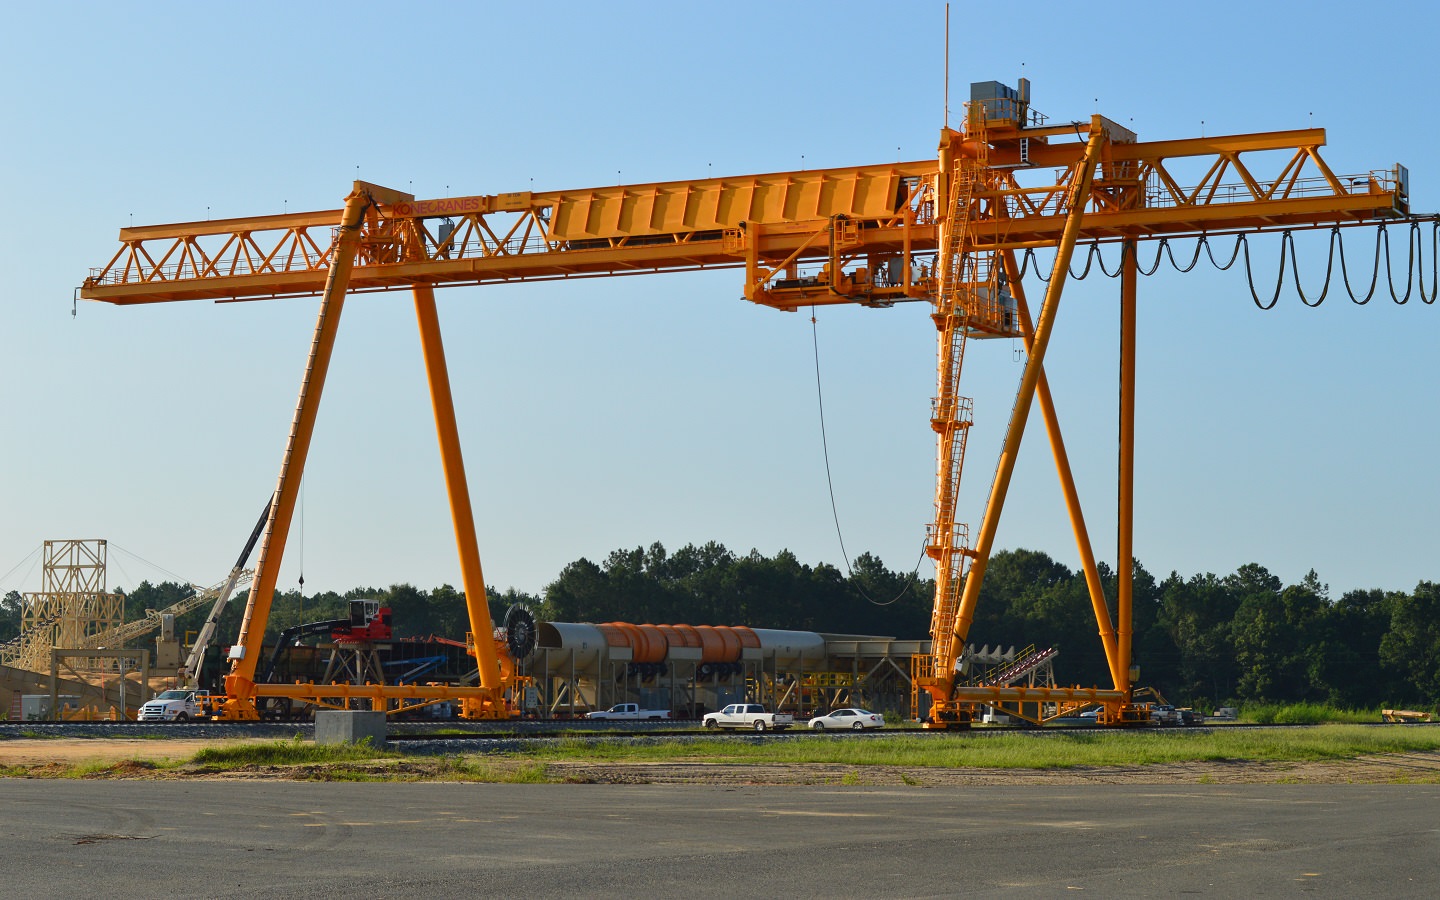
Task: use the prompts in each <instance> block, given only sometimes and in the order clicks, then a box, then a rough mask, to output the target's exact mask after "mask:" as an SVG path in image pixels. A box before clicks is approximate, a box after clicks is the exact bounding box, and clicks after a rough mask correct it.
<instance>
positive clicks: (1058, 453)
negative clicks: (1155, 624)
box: [1003, 250, 1123, 691]
mask: <svg viewBox="0 0 1440 900" xmlns="http://www.w3.org/2000/svg"><path fill="white" fill-rule="evenodd" d="M1003 257H1004V260H1005V276H1006V278H1007V279H1008V280H1009V282H1010V292H1011V293H1012V294H1014V296H1015V303H1016V311H1017V312H1018V313H1019V315H1020V326H1021V330H1022V332H1023V336H1024V339H1025V351H1026V352H1027V353H1028V352H1030V348H1031V347H1032V346H1033V344H1034V333H1035V331H1034V326H1033V325H1032V322H1031V318H1030V307H1029V305H1028V304H1026V302H1025V289H1024V287H1023V286H1022V285H1021V284H1020V266H1019V263H1018V262H1017V260H1016V259H1015V251H1013V250H1007V251H1005V252H1004V254H1003ZM1035 399H1036V400H1038V401H1040V413H1041V415H1042V416H1043V417H1044V419H1045V433H1046V434H1047V435H1049V437H1050V450H1051V453H1052V454H1053V455H1054V457H1055V472H1056V474H1058V475H1059V476H1060V489H1061V491H1062V492H1063V493H1064V494H1065V508H1066V510H1067V511H1068V512H1069V513H1070V527H1071V528H1072V529H1073V530H1074V532H1075V546H1076V548H1077V549H1078V550H1079V552H1080V567H1081V569H1082V570H1083V571H1084V572H1085V586H1086V587H1087V588H1088V589H1089V592H1090V605H1091V607H1093V609H1094V611H1095V623H1096V625H1097V626H1098V627H1099V631H1100V643H1101V645H1102V646H1103V647H1104V648H1105V660H1106V662H1107V663H1108V665H1109V666H1110V676H1111V678H1112V679H1114V682H1115V689H1116V690H1117V691H1118V690H1122V689H1123V688H1122V687H1121V676H1120V668H1119V666H1120V658H1119V654H1118V649H1117V647H1116V643H1115V626H1114V625H1112V624H1111V622H1110V609H1109V608H1108V607H1107V606H1106V605H1105V589H1104V588H1103V587H1102V586H1101V584H1100V570H1099V567H1098V566H1096V565H1095V550H1094V548H1093V547H1092V546H1091V544H1090V532H1089V529H1087V528H1086V527H1085V514H1084V512H1083V511H1082V510H1081V508H1080V494H1079V492H1078V491H1077V490H1076V489H1075V476H1074V475H1073V474H1072V473H1071V471H1070V456H1069V454H1068V453H1066V452H1065V438H1064V436H1063V435H1061V433H1060V417H1059V416H1058V415H1056V413H1055V401H1054V399H1053V398H1052V397H1051V395H1050V381H1049V379H1047V378H1046V377H1045V370H1044V369H1043V368H1042V369H1041V370H1040V377H1039V379H1038V380H1037V381H1036V383H1035Z"/></svg>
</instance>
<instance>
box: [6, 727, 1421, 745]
mask: <svg viewBox="0 0 1440 900" xmlns="http://www.w3.org/2000/svg"><path fill="white" fill-rule="evenodd" d="M1359 724H1362V725H1366V726H1371V727H1373V726H1383V725H1386V724H1388V723H1385V722H1366V723H1359ZM1432 726H1436V727H1440V723H1424V724H1412V725H1405V726H1397V727H1407V728H1425V727H1432ZM1313 727H1315V726H1313V725H1301V724H1285V725H1275V724H1270V725H1257V724H1250V723H1239V722H1227V723H1224V724H1207V725H1192V726H1188V727H1177V726H1170V727H1158V726H1156V727H1150V728H1140V729H1132V731H1135V732H1139V733H1148V734H1171V733H1176V732H1183V733H1195V734H1201V733H1208V732H1211V731H1213V730H1217V729H1224V730H1227V731H1228V730H1264V729H1293V728H1313ZM314 728H315V726H314V724H313V723H310V722H183V723H160V722H0V741H3V740H11V739H17V738H41V739H46V738H90V739H106V738H110V739H131V740H134V739H142V740H143V739H152V740H164V739H167V738H187V739H195V738H211V739H214V740H242V739H255V738H270V739H273V740H290V739H294V738H296V737H299V738H310V737H312V736H313V735H314ZM1094 729H1095V726H1093V725H1077V726H1051V727H1048V728H1020V727H1013V726H996V727H980V728H974V729H972V730H970V731H968V732H960V733H963V734H968V735H971V736H977V737H983V736H990V735H999V734H1016V733H1020V734H1027V735H1033V736H1034V737H1036V738H1037V739H1043V738H1044V737H1046V736H1049V735H1055V734H1065V733H1073V732H1075V731H1082V730H1083V731H1091V730H1094ZM955 733H956V732H944V731H926V730H924V729H921V728H886V729H883V730H878V731H865V732H858V733H857V732H837V731H824V732H818V731H811V730H810V729H808V728H805V727H804V726H799V727H795V728H791V729H787V730H784V731H765V732H756V731H750V730H736V731H723V730H722V731H715V730H709V729H705V728H702V727H701V726H700V723H699V722H698V721H695V722H688V721H687V722H668V723H666V724H665V725H663V726H656V725H653V724H650V723H638V722H623V723H622V722H616V723H600V722H579V721H566V722H556V721H543V722H541V721H526V720H521V721H510V722H466V723H461V724H457V723H454V722H395V723H392V724H391V726H390V733H389V735H388V740H389V742H390V743H391V744H392V745H394V746H395V747H396V749H403V750H404V751H405V752H415V753H463V752H480V751H485V750H489V751H492V752H504V751H506V750H512V749H517V748H520V747H524V746H535V745H536V744H539V743H544V742H559V741H562V740H563V741H572V742H574V741H583V742H595V743H603V742H626V743H640V742H650V741H682V740H696V739H699V738H706V739H716V740H743V741H750V742H758V741H782V740H821V739H829V740H875V739H884V738H886V737H894V736H896V735H905V736H911V737H920V738H923V739H927V740H939V739H942V738H944V737H945V736H946V735H947V734H955Z"/></svg>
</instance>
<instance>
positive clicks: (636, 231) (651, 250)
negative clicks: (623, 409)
mask: <svg viewBox="0 0 1440 900" xmlns="http://www.w3.org/2000/svg"><path fill="white" fill-rule="evenodd" d="M1324 145H1325V132H1324V130H1323V129H1316V128H1307V129H1298V130H1291V131H1277V132H1269V133H1261V134H1242V135H1219V136H1207V137H1200V138H1184V139H1177V140H1164V141H1156V142H1142V141H1140V140H1139V138H1138V137H1137V135H1136V134H1135V133H1133V132H1132V131H1130V130H1129V129H1127V128H1124V127H1122V126H1121V125H1119V124H1117V123H1116V122H1115V121H1113V120H1111V119H1108V118H1106V117H1104V116H1101V115H1092V116H1090V117H1089V118H1088V119H1084V120H1075V121H1061V122H1051V121H1049V120H1048V119H1046V118H1045V117H1044V116H1042V115H1040V114H1039V113H1037V112H1036V111H1035V110H1034V109H1033V108H1032V107H1031V103H1030V86H1029V84H1028V82H1027V81H1025V80H1024V79H1022V80H1021V81H1020V83H1019V85H1018V86H1017V87H1013V88H1012V87H1010V86H1008V85H1004V84H1000V83H999V82H980V83H977V84H974V85H972V86H971V99H970V102H969V103H968V104H967V106H966V112H965V117H964V121H963V123H962V124H961V127H960V128H958V129H954V128H951V127H949V123H948V122H947V123H946V126H945V127H944V128H943V129H942V130H941V133H940V143H939V149H938V155H937V158H936V159H934V160H921V161H914V162H896V163H884V164H878V165H868V166H856V167H851V168H838V169H822V170H811V171H803V172H776V173H770V174H762V175H745V176H738V177H727V178H706V179H700V180H695V181H684V182H666V183H652V184H632V185H616V186H610V187H597V188H591V189H586V190H576V191H556V192H548V193H545V192H536V191H530V190H525V191H513V192H506V193H497V194H486V195H471V196H464V197H456V198H447V199H443V200H417V199H416V198H415V197H414V196H412V195H410V194H408V193H404V192H401V191H396V190H391V189H387V188H383V187H380V186H377V185H373V184H368V183H366V182H361V181H356V182H355V183H354V185H353V189H352V190H351V192H350V194H349V195H348V196H347V197H346V201H345V206H344V209H343V210H323V211H318V212H300V213H286V214H280V215H273V214H272V215H262V216H258V217H253V218H237V219H222V220H216V221H207V222H192V223H181V224H174V225H158V226H140V227H127V228H122V229H121V230H120V243H121V246H120V248H119V249H118V250H117V251H116V252H115V254H114V255H113V256H112V257H111V259H110V261H109V262H108V263H106V264H105V265H104V266H101V267H100V268H98V269H95V270H93V272H92V274H91V275H90V277H88V278H87V279H85V282H84V284H83V286H82V287H81V288H80V291H79V295H80V296H81V297H82V298H84V299H87V300H95V301H101V302H107V303H114V304H121V305H125V304H139V303H156V302H165V301H178V300H194V299H210V300H216V301H229V300H242V299H244V300H253V299H268V298H278V297H301V296H320V297H321V298H322V300H321V303H320V310H319V315H318V318H317V321H316V326H315V332H314V340H313V342H312V346H311V352H310V357H309V360H308V363H307V366H306V371H305V375H304V378H303V381H302V386H301V390H300V396H299V401H298V403H297V408H296V412H295V419H294V424H293V426H292V428H291V430H290V433H289V436H288V439H287V443H286V448H285V453H284V456H283V459H282V464H281V467H280V475H279V479H278V483H277V486H276V491H275V499H274V503H273V504H272V505H271V507H270V508H269V509H268V518H267V521H266V524H265V527H264V532H263V535H262V538H261V543H260V550H259V556H258V559H257V562H256V567H255V577H254V584H253V585H252V588H251V591H250V598H249V602H248V604H247V607H246V611H245V615H244V619H243V622H242V625H241V628H240V634H239V637H238V639H237V641H236V642H235V645H234V647H233V649H232V651H231V656H230V661H231V670H230V674H229V675H228V676H227V677H226V680H225V683H226V697H227V699H226V702H225V705H224V708H223V711H222V715H223V716H224V717H226V718H230V719H250V718H255V717H256V716H258V715H259V712H258V706H257V704H258V703H259V702H260V701H262V700H263V699H264V698H267V697H285V698H290V699H292V700H303V701H306V702H316V701H318V700H320V699H321V698H326V697H331V698H334V697H337V696H338V697H339V699H341V700H344V701H345V702H349V701H351V700H360V699H363V700H366V701H368V702H370V703H372V704H373V705H374V708H377V709H379V708H386V709H393V708H394V707H395V705H396V704H398V705H401V706H403V705H410V704H417V703H421V704H423V703H437V702H441V701H454V702H457V703H459V704H460V706H461V709H462V715H463V716H465V717H467V718H479V719H484V718H505V717H508V716H511V715H513V714H514V709H515V707H514V703H513V692H514V689H515V687H516V681H515V678H516V677H517V676H515V674H514V668H513V665H512V664H510V663H508V662H507V661H509V660H513V659H514V658H516V657H514V656H512V655H511V654H510V653H508V652H506V649H507V646H508V641H509V640H510V638H511V637H513V635H514V634H515V631H514V630H512V629H510V628H507V629H505V631H504V633H503V634H502V636H500V637H494V638H492V635H493V634H494V629H493V626H492V623H491V620H490V615H489V612H488V610H487V608H486V601H485V584H484V578H483V576H482V573H481V569H480V558H479V550H478V546H477V542H476V538H475V529H474V521H473V514H472V511H471V507H470V499H469V491H468V487H467V483H466V474H465V468H464V464H463V460H462V456H461V452H460V445H459V438H458V433H457V430H456V425H455V416H454V404H453V399H452V395H451V387H450V381H449V375H448V372H447V369H446V364H445V356H444V347H443V343H442V340H441V336H440V330H439V323H438V318H437V313H436V306H435V297H434V289H435V288H436V287H443V286H455V285H483V284H493V283H510V282H516V281H533V280H549V279H573V278H578V277H592V276H609V275H629V274H644V273H653V272H670V271H683V270H695V269H703V268H715V267H734V268H739V269H743V272H744V274H743V285H744V296H745V297H746V299H748V300H750V301H752V302H754V303H756V304H759V305H762V306H767V307H771V308H775V309H781V310H791V311H793V310H795V309H797V308H799V307H801V306H816V305H826V304H853V305H859V306H866V307H872V308H885V307H888V306H892V305H893V304H895V303H898V302H905V301H919V302H925V303H929V304H931V306H932V309H933V312H932V320H933V322H934V324H935V327H936V330H937V334H938V338H937V389H936V396H935V398H934V401H933V404H932V412H931V416H930V422H929V425H930V428H931V429H932V430H933V431H934V432H935V434H936V441H937V473H936V487H935V500H934V515H933V518H932V523H931V525H930V527H929V531H928V540H927V546H926V553H927V554H928V556H929V557H930V558H931V559H932V560H933V561H934V563H935V572H936V588H935V599H934V607H933V615H932V621H931V627H930V636H931V642H930V650H929V652H928V653H927V654H925V655H923V656H922V657H921V658H920V660H919V662H918V663H917V664H916V667H915V670H914V672H913V682H914V685H915V687H916V691H917V693H916V696H915V708H916V714H917V715H919V716H922V717H923V718H924V719H925V721H926V722H927V724H928V725H929V726H931V727H937V728H964V727H968V725H969V723H970V722H971V720H972V718H973V716H974V714H975V713H976V711H977V710H979V709H981V708H983V707H988V708H990V709H992V710H995V711H997V713H1003V714H1008V715H1014V716H1017V717H1019V718H1021V719H1024V720H1027V721H1031V722H1042V721H1046V720H1048V719H1050V718H1054V717H1060V716H1066V715H1069V714H1070V713H1072V712H1075V711H1078V710H1079V709H1081V708H1083V707H1086V706H1091V705H1097V704H1098V705H1100V706H1101V707H1102V710H1103V711H1102V713H1101V715H1100V719H1101V721H1102V722H1104V723H1106V724H1112V725H1125V724H1141V723H1146V722H1149V720H1150V719H1149V713H1148V710H1147V709H1145V708H1144V707H1143V705H1141V704H1137V703H1135V702H1134V697H1133V691H1134V685H1133V681H1134V679H1135V677H1136V676H1135V675H1134V669H1133V660H1132V650H1131V595H1132V586H1131V576H1132V571H1133V552H1132V546H1133V516H1132V510H1133V477H1134V476H1133V471H1134V424H1135V423H1134V415H1135V377H1136V372H1135V340H1136V338H1135V335H1136V330H1135V323H1136V311H1135V298H1136V282H1137V275H1138V273H1139V272H1138V269H1139V267H1138V263H1137V254H1136V247H1137V244H1138V242H1141V241H1147V240H1157V239H1169V238H1174V237H1183V236H1188V237H1202V236H1204V237H1214V236H1217V235H1245V234H1254V233H1262V232H1288V231H1292V230H1296V229H1306V228H1329V229H1339V228H1342V227H1347V226H1354V225H1365V224H1373V223H1377V222H1385V221H1405V220H1407V219H1408V218H1409V215H1410V211H1409V197H1408V173H1407V171H1406V170H1405V168H1404V167H1403V166H1399V165H1396V166H1393V167H1391V168H1388V169H1377V170H1373V171H1370V172H1367V173H1362V174H1359V175H1337V174H1336V173H1334V172H1333V171H1332V170H1331V169H1330V167H1329V166H1328V165H1327V164H1326V162H1325V160H1324V159H1323V158H1322V156H1321V153H1320V150H1321V148H1322V147H1323V146H1324ZM1192 168H1193V169H1196V170H1198V171H1200V172H1202V173H1203V174H1202V175H1201V176H1200V177H1199V181H1198V183H1196V184H1192V185H1189V186H1182V185H1183V181H1182V179H1183V178H1184V175H1183V174H1182V173H1183V172H1185V171H1188V170H1189V169H1192ZM1081 241H1088V242H1092V246H1098V245H1101V244H1108V245H1117V246H1118V247H1119V248H1120V251H1121V252H1120V256H1121V267H1122V271H1121V273H1120V285H1121V291H1120V294H1121V297H1120V301H1121V310H1122V315H1121V319H1122V325H1121V332H1122V333H1121V350H1120V355H1121V371H1122V375H1121V383H1120V398H1121V399H1120V432H1121V440H1120V448H1119V457H1120V459H1119V462H1120V466H1119V468H1120V478H1119V482H1120V484H1119V500H1118V507H1119V510H1118V518H1119V548H1118V553H1117V557H1118V559H1117V564H1116V567H1115V568H1116V572H1117V574H1118V588H1117V591H1116V597H1115V598H1114V600H1115V618H1114V619H1113V620H1112V618H1111V613H1110V608H1109V605H1108V604H1107V599H1106V597H1105V595H1104V592H1103V590H1102V588H1101V582H1100V576H1099V573H1098V570H1097V567H1096V563H1095V555H1094V552H1093V550H1092V548H1091V545H1090V539H1089V536H1088V533H1087V530H1086V527H1085V522H1084V518H1083V515H1082V513H1081V508H1080V503H1079V499H1078V496H1077V493H1076V490H1075V483H1074V479H1073V477H1072V475H1071V472H1070V467H1069V462H1068V459H1067V457H1066V454H1065V449H1064V443H1063V440H1062V437H1061V433H1060V426H1059V420H1058V418H1057V415H1056V411H1055V408H1054V404H1053V402H1052V400H1051V396H1050V390H1049V386H1048V383H1047V381H1046V377H1045V372H1044V359H1045V353H1046V348H1047V346H1048V344H1049V340H1050V337H1051V335H1052V333H1053V329H1054V325H1055V321H1056V312H1057V310H1058V307H1059V303H1060V299H1061V297H1062V294H1063V291H1064V287H1065V284H1066V279H1067V274H1068V272H1069V266H1070V262H1071V260H1072V258H1073V256H1074V253H1075V250H1076V247H1077V244H1078V243H1079V242H1081ZM1037 247H1044V248H1054V249H1055V251H1056V255H1055V260H1054V265H1053V268H1052V271H1051V274H1050V277H1049V279H1048V280H1047V281H1046V283H1045V296H1044V298H1043V301H1042V302H1041V303H1040V304H1039V308H1038V313H1037V314H1035V315H1033V316H1032V310H1031V306H1030V303H1029V298H1028V297H1027V295H1026V291H1025V285H1024V278H1023V276H1024V270H1023V269H1022V267H1021V264H1020V259H1021V257H1020V254H1021V253H1029V252H1030V251H1031V250H1033V249H1034V248H1037ZM391 290H409V291H411V292H412V294H413V297H414V303H415V309H416V315H417V319H418V323H419V329H420V334H421V342H422V347H423V355H424V360H425V367H426V373H427V376H428V380H429V386H430V392H431V398H432V400H433V406H434V411H435V418H436V431H437V437H438V441H439V444H440V452H441V458H442V463H443V468H444V474H445V481H446V485H447V489H448V493H449V499H450V504H451V511H452V516H453V521H454V524H455V532H456V544H457V551H458V554H459V557H460V561H461V573H462V581H463V587H464V591H465V596H466V602H467V606H468V611H469V615H470V624H471V632H472V637H471V638H470V639H469V644H470V646H471V648H472V649H473V652H474V653H475V656H476V660H477V666H478V678H479V685H478V686H475V687H457V686H454V685H415V684H375V685H351V686H348V687H346V688H345V692H344V693H343V694H340V695H337V693H336V689H335V687H334V686H322V685H304V684H270V683H264V681H263V679H257V677H256V666H257V664H258V662H259V659H258V656H259V654H260V640H261V636H262V635H263V634H264V631H265V624H266V620H267V618H268V615H269V610H270V604H271V599H272V597H273V595H274V592H275V585H276V578H277V575H278V572H279V566H280V561H281V557H282V555H283V553H284V550H285V543H286V539H287V536H288V534H289V529H290V524H291V520H292V517H293V514H294V510H295V506H296V500H297V497H298V493H299V484H300V478H301V476H302V474H303V472H304V467H305V460H306V456H307V453H308V450H309V445H310V440H311V436H312V434H313V429H314V424H315V418H316V413H317V410H318V406H319V402H320V396H321V393H322V391H323V388H324V385H325V377H326V373H327V371H328V366H329V362H330V358H331V353H332V350H333V348H334V344H335V341H336V335H337V333H338V326H339V321H340V314H341V311H342V309H343V304H344V300H345V297H346V294H347V292H349V291H391ZM999 337H1006V338H1018V339H1020V340H1022V341H1023V342H1024V346H1025V349H1026V354H1027V359H1026V364H1025V370H1024V376H1023V378H1022V379H1021V382H1020V386H1019V389H1018V392H1017V395H1016V397H1015V401H1014V406H1013V410H1012V414H1011V418H1010V423H1009V427H1008V430H1007V432H1006V437H1005V442H1004V446H1003V449H1002V451H1001V453H1000V457H999V462H998V464H997V467H996V471H995V477H994V481H993V485H992V488H991V491H990V495H989V499H988V501H987V504H986V507H985V512H984V517H983V520H982V523H981V525H980V527H979V530H978V533H977V534H976V536H975V539H974V540H973V541H972V540H971V535H970V531H969V527H968V525H966V524H965V523H963V522H962V521H961V520H960V517H959V516H958V513H957V498H958V495H959V485H960V479H961V472H962V469H963V465H964V459H965V450H966V439H967V436H968V433H969V429H970V426H971V423H972V421H973V404H972V401H971V399H970V398H968V397H966V396H963V395H962V394H961V392H960V383H961V371H962V368H963V362H964V357H965V352H966V349H967V346H968V342H969V340H970V339H971V338H975V339H986V338H999ZM1036 404H1038V405H1039V407H1040V410H1041V413H1042V416H1043V418H1044V421H1045V428H1046V431H1047V433H1048V435H1049V438H1050V443H1051V447H1052V449H1053V452H1054V456H1055V463H1056V469H1057V472H1058V474H1059V477H1060V480H1061V484H1062V488H1063V492H1064V495H1065V498H1066V505H1067V509H1068V511H1069V514H1070V519H1071V523H1072V526H1073V530H1074V533H1075V538H1076V543H1077V546H1078V548H1079V552H1080V558H1081V561H1082V568H1083V570H1084V572H1085V577H1086V582H1087V585H1088V587H1089V594H1090V601H1091V604H1092V606H1093V610H1094V614H1095V619H1096V624H1097V631H1098V633H1099V638H1100V641H1101V643H1102V645H1103V647H1104V651H1105V656H1106V659H1107V661H1108V667H1109V673H1110V678H1111V681H1112V683H1111V684H1109V685H1106V686H1101V687H1060V686H1055V685H1053V684H1044V685H1037V684H1020V683H1018V682H1015V681H1011V682H1004V683H999V682H990V683H975V682H973V681H972V680H971V679H969V678H968V676H966V675H965V674H964V672H965V671H966V669H967V666H966V663H965V660H964V659H963V658H962V657H963V653H964V650H965V648H966V646H967V644H966V641H967V638H968V634H969V630H970V627H971V624H972V623H973V621H974V619H975V608H976V603H977V600H978V598H979V594H980V589H981V585H982V583H983V580H984V577H985V569H986V565H987V563H988V560H989V557H990V553H991V550H992V547H993V543H994V539H995V534H996V529H997V527H998V522H999V519H1000V515H1001V511H1002V510H1003V507H1004V504H1005V498H1006V494H1007V491H1008V489H1009V484H1010V480H1011V476H1012V474H1013V471H1014V465H1015V460H1016V456H1017V452H1018V450H1019V446H1020V442H1021V438H1022V436H1023V434H1024V432H1025V428H1026V424H1027V422H1028V420H1029V416H1030V412H1031V409H1032V406H1034V405H1036ZM531 624H532V625H533V622H532V623H531ZM532 634H533V631H532ZM642 644H643V642H642ZM643 645H644V646H648V644H643ZM640 646H641V645H637V650H636V652H637V654H638V653H642V652H645V651H642V650H640V649H639V647H640Z"/></svg>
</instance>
